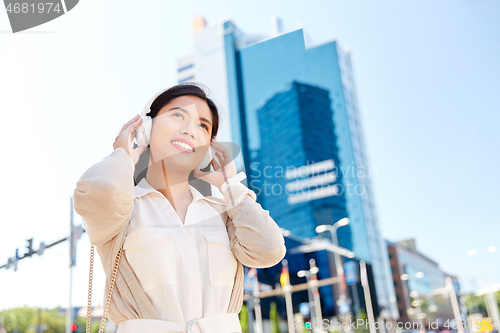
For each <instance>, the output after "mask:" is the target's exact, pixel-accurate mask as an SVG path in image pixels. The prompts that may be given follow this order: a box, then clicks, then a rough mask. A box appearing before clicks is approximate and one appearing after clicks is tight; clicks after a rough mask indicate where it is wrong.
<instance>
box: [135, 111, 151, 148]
mask: <svg viewBox="0 0 500 333" xmlns="http://www.w3.org/2000/svg"><path fill="white" fill-rule="evenodd" d="M141 118H142V124H140V125H139V126H138V127H137V128H136V129H135V141H136V142H137V145H139V146H146V147H147V146H149V140H150V138H151V128H152V124H153V121H152V119H151V117H150V116H142V117H141Z"/></svg>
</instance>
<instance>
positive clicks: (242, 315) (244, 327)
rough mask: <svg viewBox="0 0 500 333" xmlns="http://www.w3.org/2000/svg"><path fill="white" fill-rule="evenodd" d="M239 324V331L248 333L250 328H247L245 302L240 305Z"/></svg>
mask: <svg viewBox="0 0 500 333" xmlns="http://www.w3.org/2000/svg"><path fill="white" fill-rule="evenodd" d="M240 324H241V332H242V333H249V332H250V330H249V328H248V308H247V306H246V305H245V304H243V305H242V306H241V311H240Z"/></svg>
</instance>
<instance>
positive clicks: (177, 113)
mask: <svg viewBox="0 0 500 333" xmlns="http://www.w3.org/2000/svg"><path fill="white" fill-rule="evenodd" d="M175 115H179V116H181V118H182V119H184V116H183V115H182V114H180V113H179V112H176V113H174V114H173V115H172V116H175Z"/></svg>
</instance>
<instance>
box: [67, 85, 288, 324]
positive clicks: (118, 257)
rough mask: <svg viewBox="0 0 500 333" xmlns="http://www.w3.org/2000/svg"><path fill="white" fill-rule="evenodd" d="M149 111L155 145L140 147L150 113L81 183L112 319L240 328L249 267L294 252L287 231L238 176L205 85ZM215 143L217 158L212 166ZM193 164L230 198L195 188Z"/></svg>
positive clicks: (158, 101) (170, 95)
mask: <svg viewBox="0 0 500 333" xmlns="http://www.w3.org/2000/svg"><path fill="white" fill-rule="evenodd" d="M147 111H149V112H147V115H149V116H150V117H151V118H152V120H151V121H152V126H151V131H150V136H149V140H147V141H145V142H147V144H148V146H147V147H146V146H145V145H141V146H136V147H132V140H133V137H134V132H135V131H136V129H137V128H138V127H139V126H140V125H141V123H142V121H143V118H141V117H139V116H136V117H134V118H132V119H131V120H130V121H129V122H127V123H126V124H125V125H124V126H123V127H122V129H121V131H120V134H119V135H118V136H117V137H116V140H115V142H114V144H113V147H114V151H113V152H112V153H111V154H110V155H109V156H107V157H105V158H104V159H103V160H102V161H100V162H98V163H96V164H95V165H93V166H92V167H90V168H89V169H88V170H87V171H86V172H85V173H84V174H83V175H82V176H81V177H80V180H79V181H78V183H77V186H76V189H75V191H74V206H75V210H76V212H77V213H78V214H80V215H81V216H82V220H83V225H84V226H85V229H86V231H87V234H88V236H89V239H90V241H91V243H92V244H93V245H95V246H96V248H97V252H98V253H99V256H100V257H101V261H102V264H103V267H104V269H105V272H106V280H107V284H108V285H109V286H110V292H109V293H108V294H107V295H106V297H107V299H106V300H105V302H106V303H105V304H107V306H109V319H110V320H111V322H113V323H116V324H118V333H132V332H134V333H135V332H146V333H148V332H153V331H154V332H165V333H167V332H185V331H186V330H187V332H192V333H193V332H197V333H204V332H219V333H231V332H241V326H240V323H239V316H238V313H239V312H240V310H241V307H242V304H243V265H245V266H248V267H256V268H263V267H271V266H274V265H276V264H277V263H279V262H280V261H281V260H282V259H283V257H284V256H285V252H286V248H285V241H284V238H283V235H282V233H281V230H280V228H279V227H278V225H277V224H276V222H275V221H274V220H273V219H272V218H271V217H270V216H269V212H268V211H267V210H264V209H263V208H262V206H261V205H260V204H258V203H257V202H256V195H255V193H254V192H253V191H252V190H250V189H248V188H247V187H246V186H244V185H243V184H242V183H241V182H240V181H241V180H243V179H244V178H245V177H246V175H245V173H244V172H240V173H238V174H237V170H236V165H235V162H234V158H233V156H231V152H230V150H229V149H227V148H226V147H225V146H224V145H222V144H221V143H219V142H217V141H216V140H215V139H214V137H215V136H216V135H217V131H218V128H219V116H218V112H217V107H216V106H215V104H214V103H213V102H212V101H211V100H210V99H209V98H208V97H207V96H206V94H205V93H204V92H203V90H202V89H201V88H200V87H199V86H197V85H194V84H192V83H184V84H180V85H177V86H174V87H171V88H169V89H167V90H165V91H164V92H162V93H161V94H159V95H158V97H156V98H154V101H153V102H152V104H151V107H150V108H149V109H147ZM140 141H141V140H140ZM141 142H142V141H141ZM209 145H211V147H212V148H213V149H214V150H215V156H216V157H217V160H218V161H215V160H212V162H211V165H212V167H213V171H207V172H203V171H201V170H200V169H199V168H198V166H199V165H200V162H201V161H202V160H203V159H204V156H205V154H206V153H207V150H208V149H209ZM141 161H142V162H143V163H144V168H143V169H142V170H141V171H140V174H139V177H134V173H136V172H137V169H140V168H139V167H138V165H139V164H141ZM138 162H139V163H138ZM191 172H192V173H193V176H194V177H196V178H201V179H203V180H205V181H206V182H208V183H209V184H211V185H213V186H215V187H217V188H218V189H219V190H220V192H221V193H222V195H223V199H219V198H216V197H212V196H204V195H202V194H201V193H200V192H199V191H198V190H197V189H196V188H194V187H193V186H191V185H190V184H189V183H188V178H189V174H190V173H191ZM136 175H137V173H136ZM92 251H93V247H92ZM91 253H93V252H91ZM122 253H123V255H122ZM91 262H93V261H91ZM113 286H114V289H116V290H115V292H114V293H113ZM90 297H91V295H90V294H89V299H90ZM105 311H106V310H105ZM105 313H106V312H105ZM103 322H105V321H103Z"/></svg>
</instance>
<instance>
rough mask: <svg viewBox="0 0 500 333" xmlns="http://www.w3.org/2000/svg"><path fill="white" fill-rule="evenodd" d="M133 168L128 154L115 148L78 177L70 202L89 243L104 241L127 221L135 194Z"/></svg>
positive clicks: (116, 232) (102, 242)
mask: <svg viewBox="0 0 500 333" xmlns="http://www.w3.org/2000/svg"><path fill="white" fill-rule="evenodd" d="M134 170H135V165H134V162H133V160H132V158H131V157H130V156H129V154H128V153H127V152H126V151H125V149H123V148H117V149H115V150H114V151H113V152H112V153H111V154H110V155H109V156H107V157H105V158H104V159H103V160H101V161H100V162H98V163H96V164H94V165H93V166H91V167H90V168H89V169H87V171H85V172H84V173H83V175H82V176H81V177H80V179H79V180H78V182H77V184H76V189H75V190H74V192H73V205H74V207H75V211H76V212H77V213H78V214H79V215H80V216H81V217H82V221H83V226H84V227H85V230H86V231H87V233H88V236H89V239H90V242H91V243H92V244H94V245H102V244H105V243H106V242H108V241H109V240H111V239H112V238H113V237H115V236H116V235H117V234H118V233H119V232H120V231H121V230H123V228H124V227H125V226H126V225H127V223H128V222H129V221H130V218H131V216H132V210H133V206H134V198H135V196H134V178H133V176H134Z"/></svg>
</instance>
